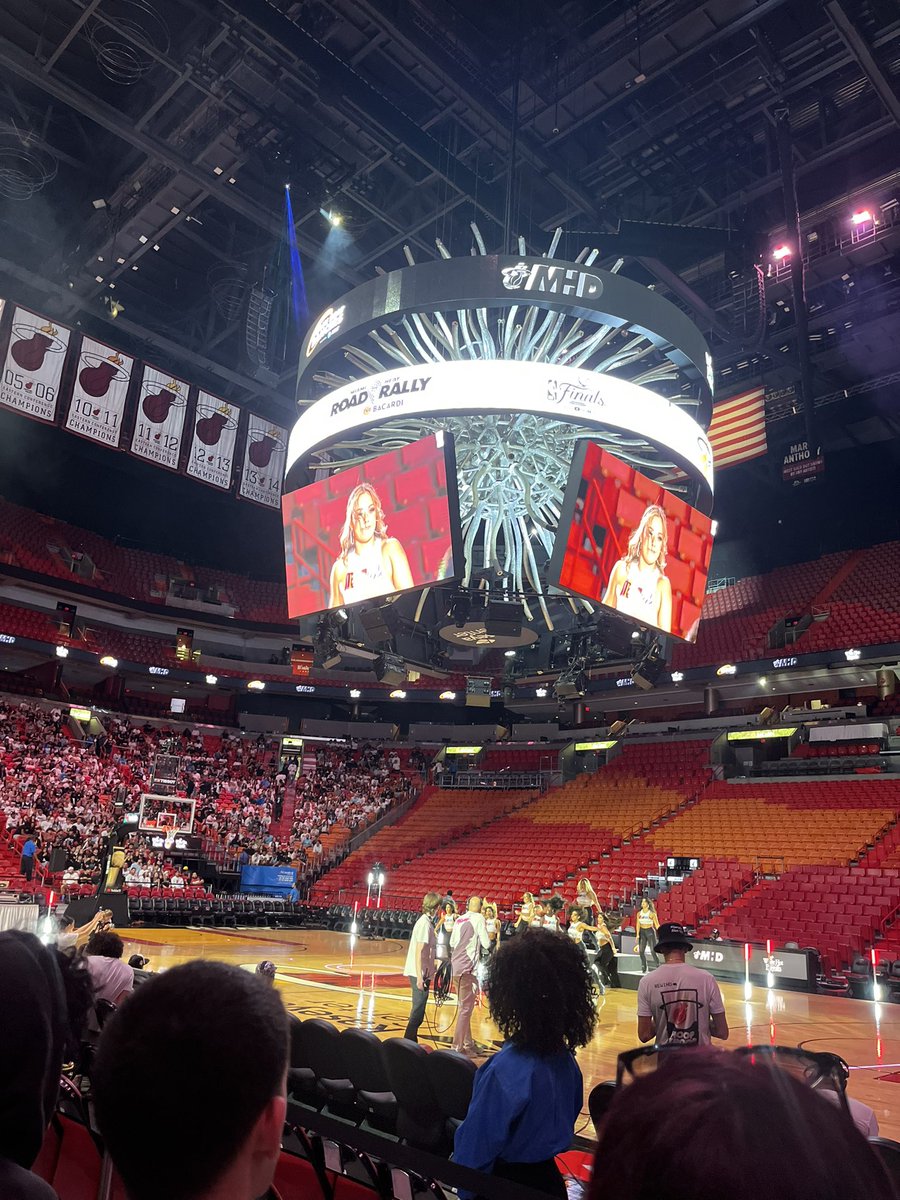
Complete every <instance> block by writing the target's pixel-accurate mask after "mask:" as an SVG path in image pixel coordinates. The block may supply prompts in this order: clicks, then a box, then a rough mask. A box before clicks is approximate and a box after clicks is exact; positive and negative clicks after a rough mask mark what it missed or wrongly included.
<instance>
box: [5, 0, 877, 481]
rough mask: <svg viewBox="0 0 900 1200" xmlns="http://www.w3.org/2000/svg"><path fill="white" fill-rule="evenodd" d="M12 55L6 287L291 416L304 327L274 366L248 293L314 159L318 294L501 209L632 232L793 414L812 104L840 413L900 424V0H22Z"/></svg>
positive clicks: (532, 222)
mask: <svg viewBox="0 0 900 1200" xmlns="http://www.w3.org/2000/svg"><path fill="white" fill-rule="evenodd" d="M0 69H2V72H3V82H2V85H0V229H2V235H3V236H2V246H0V287H2V292H0V294H5V295H9V296H13V297H15V298H18V299H21V300H23V301H24V302H31V303H33V304H36V305H37V304H40V305H42V306H43V309H44V311H48V312H50V313H51V314H52V315H54V316H56V317H58V318H61V319H63V320H70V321H71V320H79V321H81V322H82V324H83V325H84V327H85V328H86V329H92V330H95V331H97V332H100V333H101V334H102V335H105V336H107V337H113V336H114V335H115V337H116V338H118V340H119V341H120V342H123V341H128V342H129V343H130V345H128V346H126V348H134V349H136V350H143V351H144V352H145V353H151V351H152V356H153V357H154V358H155V359H156V360H157V361H160V360H165V361H169V362H171V364H172V366H173V367H176V366H177V367H179V368H180V369H181V370H182V371H188V370H189V371H191V372H192V375H193V378H195V379H197V380H198V382H201V383H203V384H205V385H206V386H210V387H212V388H214V389H215V390H216V391H218V392H219V393H220V394H224V395H226V396H229V397H231V398H234V399H236V400H242V401H244V402H246V403H248V404H249V405H250V406H251V407H255V408H257V409H258V410H260V411H264V412H266V413H267V414H269V415H271V416H273V417H280V418H288V417H289V416H290V414H291V412H292V410H293V376H294V363H293V361H292V350H295V347H294V346H293V344H292V343H291V340H290V338H288V339H287V341H286V342H285V345H284V346H283V348H282V350H281V351H279V353H277V354H276V356H275V361H274V362H272V363H270V364H268V365H267V366H266V367H265V368H264V369H261V368H260V366H259V363H258V362H254V361H252V358H251V357H248V351H247V332H248V315H247V312H248V304H249V300H250V297H251V295H252V289H253V287H254V285H259V284H262V283H264V282H266V281H269V282H271V281H273V280H274V281H276V284H277V281H278V280H279V278H280V276H279V271H282V270H283V259H282V258H280V257H279V253H278V250H279V247H280V246H283V243H284V229H285V226H284V184H285V183H287V182H290V184H291V196H292V202H293V217H294V222H295V225H294V228H295V232H296V238H297V242H298V245H299V248H300V253H301V258H302V262H303V268H304V274H305V283H306V289H307V294H308V301H309V309H310V311H311V312H312V313H315V312H316V311H317V310H319V309H321V308H322V307H324V306H325V305H326V304H327V303H329V302H330V301H332V300H333V299H334V298H335V297H336V296H337V295H339V294H340V293H341V292H343V291H346V290H347V289H348V288H350V287H352V286H354V285H355V284H357V283H359V282H362V281H363V280H365V279H368V278H371V276H372V274H373V272H375V271H376V270H378V269H381V270H385V269H391V268H394V267H398V266H401V265H403V264H404V263H405V262H406V261H407V254H409V255H411V256H412V257H413V258H415V259H416V261H422V260H423V259H426V258H431V257H436V255H437V251H436V248H435V238H440V239H441V240H442V241H443V242H444V243H445V244H446V245H447V246H448V247H449V248H450V250H451V251H452V252H453V253H454V254H465V253H468V251H469V248H470V247H471V245H472V242H473V232H472V229H471V223H472V222H475V223H476V224H477V226H478V228H479V229H480V231H481V235H482V236H483V238H484V242H485V243H486V245H487V248H488V249H489V250H499V249H502V248H504V245H505V244H507V245H509V244H510V242H509V239H511V238H513V237H515V236H517V235H521V236H522V237H524V239H525V241H526V245H527V248H528V250H529V252H531V253H542V252H543V251H545V250H546V248H547V245H548V244H549V241H550V237H551V235H552V232H553V230H555V229H556V228H558V227H560V228H562V230H563V235H562V240H561V242H560V249H559V254H560V256H572V257H574V255H575V254H576V253H577V252H578V251H579V250H580V249H581V248H582V247H583V246H585V245H588V246H597V247H599V249H600V251H601V259H600V261H601V262H602V263H603V264H605V265H609V264H610V263H612V262H613V261H615V260H616V259H617V258H619V257H623V258H624V259H625V266H624V271H625V273H627V274H630V275H631V276H632V277H634V278H636V279H639V280H642V281H644V282H646V283H650V284H652V285H653V286H654V287H655V288H657V289H658V290H659V291H661V292H663V293H664V294H666V295H668V296H669V297H670V298H672V299H674V300H675V301H676V302H677V303H678V304H679V305H681V306H682V307H683V308H684V309H685V310H686V311H688V312H690V313H691V314H692V315H693V317H694V319H695V320H696V321H697V322H698V323H699V324H700V326H701V327H702V328H703V329H704V330H705V331H707V332H708V333H709V335H710V338H711V341H712V343H713V346H714V348H715V352H716V362H717V368H718V381H717V382H718V387H719V391H720V393H721V394H729V393H733V392H736V391H739V390H741V389H742V388H743V387H750V386H754V385H755V384H757V383H759V382H765V383H766V385H767V386H768V388H769V389H770V395H771V397H772V398H771V401H770V404H771V410H772V411H771V415H772V417H773V418H779V419H781V420H782V423H783V424H784V426H785V428H788V427H789V426H790V414H791V409H792V400H791V391H790V389H791V386H792V385H793V384H795V383H796V381H797V379H798V377H799V358H798V353H797V346H796V336H795V329H794V313H793V311H792V310H793V305H792V304H791V293H790V282H789V280H788V277H787V276H788V270H787V268H786V267H785V264H783V263H782V264H781V265H780V266H779V264H778V263H777V262H774V261H773V259H772V255H771V251H772V249H773V247H774V246H775V245H777V244H778V242H779V241H781V240H784V238H785V217H784V212H785V210H784V200H783V194H782V173H781V170H780V166H779V156H778V138H777V127H778V123H779V117H780V115H782V114H787V119H788V120H789V125H790V132H791V140H792V155H793V166H794V171H795V174H796V181H797V188H798V193H799V207H800V211H801V217H802V228H803V231H804V238H805V239H806V243H807V244H806V250H807V252H808V254H809V260H810V261H809V270H808V281H807V288H808V299H809V309H810V327H809V339H810V341H809V347H810V351H811V355H812V372H813V375H812V380H813V393H814V396H815V398H816V400H817V402H818V404H819V408H818V410H817V411H818V413H819V429H820V436H821V437H822V439H823V441H824V442H826V443H827V445H828V447H829V448H830V449H834V450H839V449H846V448H847V447H853V446H859V445H862V444H870V443H873V442H879V441H887V440H890V439H893V438H895V437H896V435H897V433H898V432H900V427H898V425H897V424H896V423H895V420H894V417H893V413H892V411H891V406H890V405H888V404H887V403H885V398H886V397H890V396H891V395H892V392H893V388H894V386H895V385H894V380H895V378H896V377H898V372H900V360H898V352H897V344H896V338H894V337H893V336H892V335H891V333H890V330H891V328H892V326H895V325H896V319H897V318H896V309H897V307H898V304H900V288H898V283H897V281H898V279H900V263H898V256H897V255H898V246H900V207H898V200H900V169H898V166H897V164H898V162H900V99H898V94H897V78H898V75H900V12H898V9H897V6H896V4H895V3H894V2H893V0H826V2H825V3H821V4H820V3H812V2H810V0H706V2H703V3H697V0H637V2H634V0H632V2H629V3H625V2H624V0H561V2H560V0H557V2H555V3H553V2H551V0H494V2H493V3H491V4H484V3H483V2H480V3H476V2H475V0H442V2H441V3H436V2H434V0H308V2H303V3H286V2H283V0H279V2H272V3H268V2H265V0H206V2H203V3H199V2H193V0H40V2H37V0H11V2H10V3H9V4H7V5H5V6H3V8H2V10H0ZM511 168H512V169H511ZM859 206H863V207H870V208H871V209H872V211H873V213H875V214H876V216H877V219H878V224H877V226H874V225H873V227H872V229H871V230H870V231H868V232H867V233H866V234H865V236H862V235H857V233H855V231H854V229H853V228H852V226H851V223H850V217H851V213H852V211H853V209H854V208H855V207H859ZM329 212H338V213H340V215H341V217H342V224H341V226H340V227H338V228H335V227H334V226H332V225H331V224H330V223H329V221H328V220H327V218H326V216H325V215H324V214H327V213H329ZM673 227H677V228H673ZM869 234H871V236H870V235H869ZM115 308H119V311H118V314H117V315H115V316H113V312H112V311H111V310H112V309H115ZM779 395H780V396H781V397H782V398H781V399H779ZM776 424H777V422H776ZM173 486H174V485H173Z"/></svg>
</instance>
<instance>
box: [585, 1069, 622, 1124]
mask: <svg viewBox="0 0 900 1200" xmlns="http://www.w3.org/2000/svg"><path fill="white" fill-rule="evenodd" d="M615 1094H616V1083H615V1080H614V1079H607V1080H604V1082H603V1083H598V1084H596V1085H595V1086H594V1087H592V1088H591V1094H590V1095H589V1096H588V1112H589V1113H590V1114H591V1124H592V1125H593V1126H594V1132H595V1133H596V1134H597V1136H598V1137H599V1136H600V1125H601V1122H602V1121H603V1118H604V1117H605V1116H606V1112H607V1109H608V1108H609V1106H610V1104H612V1101H613V1097H614V1096H615Z"/></svg>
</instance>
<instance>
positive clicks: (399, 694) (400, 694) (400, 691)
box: [391, 688, 406, 700]
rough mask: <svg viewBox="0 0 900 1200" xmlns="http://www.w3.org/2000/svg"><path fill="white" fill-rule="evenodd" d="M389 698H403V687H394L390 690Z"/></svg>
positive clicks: (404, 694) (404, 697)
mask: <svg viewBox="0 0 900 1200" xmlns="http://www.w3.org/2000/svg"><path fill="white" fill-rule="evenodd" d="M391 699H392V700H405V699H406V692H404V690H403V688H394V690H393V691H392V692H391Z"/></svg>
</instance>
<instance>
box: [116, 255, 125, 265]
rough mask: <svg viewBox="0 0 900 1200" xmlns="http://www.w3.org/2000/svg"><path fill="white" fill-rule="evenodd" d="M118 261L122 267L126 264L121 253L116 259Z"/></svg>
mask: <svg viewBox="0 0 900 1200" xmlns="http://www.w3.org/2000/svg"><path fill="white" fill-rule="evenodd" d="M116 262H117V263H118V264H119V266H120V267H123V266H124V265H125V259H124V258H122V256H121V255H119V257H118V258H117V259H116Z"/></svg>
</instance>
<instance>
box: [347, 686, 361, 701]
mask: <svg viewBox="0 0 900 1200" xmlns="http://www.w3.org/2000/svg"><path fill="white" fill-rule="evenodd" d="M361 695H362V692H361V691H360V690H359V688H351V689H350V699H351V700H358V699H359V698H360V696H361Z"/></svg>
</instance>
